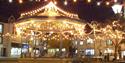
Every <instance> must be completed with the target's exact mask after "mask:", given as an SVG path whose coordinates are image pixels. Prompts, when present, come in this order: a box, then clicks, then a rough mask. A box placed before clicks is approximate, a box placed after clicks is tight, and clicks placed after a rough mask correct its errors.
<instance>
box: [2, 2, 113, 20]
mask: <svg viewBox="0 0 125 63" xmlns="http://www.w3.org/2000/svg"><path fill="white" fill-rule="evenodd" d="M92 1H93V2H91V3H87V2H86V1H77V3H73V2H72V1H68V5H67V6H65V5H64V4H63V0H58V1H57V6H58V7H60V8H62V9H64V10H66V11H68V12H74V13H78V15H79V17H80V18H81V19H84V20H86V21H88V22H90V21H93V20H94V21H99V22H103V21H104V20H106V19H109V18H111V17H112V16H113V15H114V13H113V11H112V9H111V5H109V6H107V5H105V2H104V3H102V4H101V5H100V6H97V5H96V2H97V1H94V0H92ZM45 4H47V2H45V1H41V2H35V1H33V2H29V1H28V0H25V1H24V3H22V4H19V3H18V1H16V0H14V2H13V3H9V2H8V0H0V19H2V20H1V21H2V22H7V19H8V18H9V16H11V15H13V16H14V17H15V18H16V19H17V18H19V16H20V13H22V12H27V11H31V10H34V9H37V8H39V7H41V6H43V5H45Z"/></svg>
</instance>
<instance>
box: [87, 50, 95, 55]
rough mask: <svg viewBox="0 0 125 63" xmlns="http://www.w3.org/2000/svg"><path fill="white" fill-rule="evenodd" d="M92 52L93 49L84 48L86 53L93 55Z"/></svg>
mask: <svg viewBox="0 0 125 63" xmlns="http://www.w3.org/2000/svg"><path fill="white" fill-rule="evenodd" d="M94 53H95V51H94V49H86V50H85V54H86V55H94Z"/></svg>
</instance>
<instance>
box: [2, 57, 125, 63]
mask: <svg viewBox="0 0 125 63" xmlns="http://www.w3.org/2000/svg"><path fill="white" fill-rule="evenodd" d="M0 63H125V61H123V60H122V61H105V60H100V59H91V58H84V59H71V58H0Z"/></svg>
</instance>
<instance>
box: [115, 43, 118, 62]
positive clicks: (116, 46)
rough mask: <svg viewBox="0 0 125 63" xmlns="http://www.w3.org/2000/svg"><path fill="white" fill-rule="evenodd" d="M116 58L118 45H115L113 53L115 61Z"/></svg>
mask: <svg viewBox="0 0 125 63" xmlns="http://www.w3.org/2000/svg"><path fill="white" fill-rule="evenodd" d="M117 56H118V45H115V53H114V57H115V60H116V59H117Z"/></svg>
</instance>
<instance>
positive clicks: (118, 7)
mask: <svg viewBox="0 0 125 63" xmlns="http://www.w3.org/2000/svg"><path fill="white" fill-rule="evenodd" d="M122 7H123V6H122V5H121V4H118V3H117V4H114V5H113V6H112V10H113V12H114V13H115V14H116V15H118V17H120V13H121V11H122Z"/></svg>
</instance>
